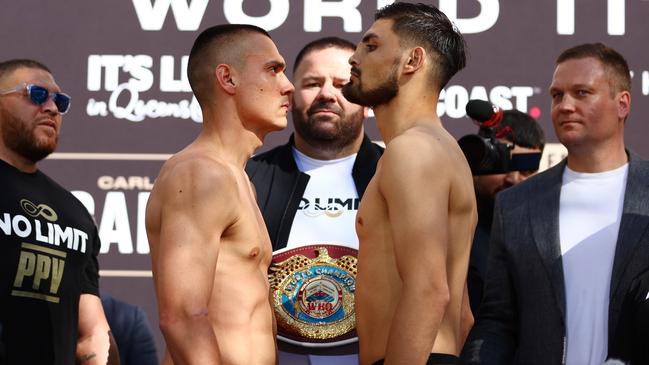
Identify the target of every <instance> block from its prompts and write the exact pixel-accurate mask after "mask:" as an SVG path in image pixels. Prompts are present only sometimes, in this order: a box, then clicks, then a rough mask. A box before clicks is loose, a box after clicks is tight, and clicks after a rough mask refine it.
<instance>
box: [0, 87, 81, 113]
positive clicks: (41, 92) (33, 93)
mask: <svg viewBox="0 0 649 365" xmlns="http://www.w3.org/2000/svg"><path fill="white" fill-rule="evenodd" d="M22 90H27V96H29V99H30V100H31V101H32V103H34V104H36V105H43V104H44V103H45V102H46V101H47V100H48V99H49V98H52V100H54V104H56V108H57V109H58V110H59V113H61V114H65V113H67V112H68V110H69V109H70V96H69V95H67V94H63V93H51V92H49V91H48V90H47V89H46V88H44V87H42V86H38V85H34V84H25V83H22V84H18V85H16V87H15V88H13V89H8V90H2V91H0V95H6V94H11V93H15V92H19V91H22Z"/></svg>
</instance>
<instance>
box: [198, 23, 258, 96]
mask: <svg viewBox="0 0 649 365" xmlns="http://www.w3.org/2000/svg"><path fill="white" fill-rule="evenodd" d="M244 33H259V34H262V35H265V36H266V37H268V38H270V34H268V32H266V31H265V30H263V29H262V28H259V27H257V26H255V25H251V24H221V25H215V26H213V27H210V28H207V29H205V30H204V31H203V32H201V34H199V35H198V37H196V40H195V41H194V45H193V46H192V49H191V52H189V61H188V65H187V78H188V80H189V85H190V86H191V87H192V91H193V92H194V95H196V99H197V100H198V101H199V103H200V102H201V100H202V99H203V97H204V95H202V93H201V92H202V91H203V90H201V88H200V87H199V85H200V84H201V82H204V81H207V80H206V77H207V75H203V74H202V73H201V71H203V70H204V69H202V68H203V67H204V66H205V63H208V62H212V63H216V64H215V65H214V66H216V65H217V64H218V63H223V61H224V60H226V59H228V54H227V52H229V50H230V49H231V46H232V45H233V44H234V42H237V41H239V40H238V39H237V38H238V37H239V36H241V35H242V34H244Z"/></svg>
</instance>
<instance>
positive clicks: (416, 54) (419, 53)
mask: <svg viewBox="0 0 649 365" xmlns="http://www.w3.org/2000/svg"><path fill="white" fill-rule="evenodd" d="M425 60H426V50H425V49H423V48H422V47H415V48H413V49H411V50H410V52H408V58H407V59H406V63H405V65H404V67H403V72H404V73H406V74H412V73H414V72H415V71H417V70H419V69H420V68H422V67H423V66H424V63H425Z"/></svg>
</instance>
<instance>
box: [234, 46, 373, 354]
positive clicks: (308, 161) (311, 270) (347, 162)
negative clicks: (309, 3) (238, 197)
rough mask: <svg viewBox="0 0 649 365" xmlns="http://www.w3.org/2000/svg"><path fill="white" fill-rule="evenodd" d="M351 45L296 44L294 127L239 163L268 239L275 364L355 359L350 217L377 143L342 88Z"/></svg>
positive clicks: (353, 238) (353, 239)
mask: <svg viewBox="0 0 649 365" xmlns="http://www.w3.org/2000/svg"><path fill="white" fill-rule="evenodd" d="M354 49H355V45H354V44H353V43H351V42H349V41H347V40H344V39H340V38H335V37H327V38H322V39H318V40H315V41H313V42H311V43H309V44H307V45H306V46H304V47H303V48H302V50H301V51H300V52H299V53H298V55H297V57H296V60H295V63H294V66H293V67H294V69H293V82H294V84H295V87H296V90H295V93H294V96H293V102H292V115H293V124H294V127H295V133H294V135H292V136H291V138H290V140H289V142H288V143H287V144H285V145H282V146H279V147H276V148H274V149H272V150H270V151H268V152H266V153H263V154H260V155H258V156H255V157H254V158H253V159H251V160H250V161H248V163H247V166H246V172H247V173H248V175H249V176H250V179H251V180H252V182H253V184H254V185H255V189H256V192H257V202H258V204H259V207H260V210H261V212H262V215H263V217H264V221H265V223H266V226H267V228H268V233H269V235H270V239H271V241H272V244H273V251H274V257H273V264H272V265H271V269H270V272H269V273H270V284H271V301H272V302H273V305H274V307H275V316H276V319H277V324H278V339H279V342H278V347H279V350H280V352H279V363H280V364H282V365H283V364H289V365H301V364H305V365H315V364H337V365H338V364H339V365H345V364H358V356H357V353H358V346H357V340H356V334H355V331H354V328H355V316H354V308H353V304H354V292H355V276H356V265H355V263H356V252H357V249H358V238H357V236H356V232H355V228H354V223H355V218H356V212H357V210H358V205H359V202H360V198H361V197H362V196H363V193H364V191H365V188H366V187H367V184H368V183H369V181H370V179H371V178H372V176H373V175H374V172H375V170H376V164H377V162H378V159H379V157H380V156H381V154H382V153H383V148H381V147H380V146H378V145H376V144H374V143H372V142H371V141H370V139H369V138H368V137H367V136H366V135H365V134H364V132H363V131H364V129H363V121H364V119H365V117H366V116H367V109H366V108H364V107H362V106H359V105H356V104H352V103H350V102H349V101H347V100H346V99H345V98H344V97H343V95H342V93H341V88H342V86H343V85H344V84H346V83H347V82H348V81H349V76H350V68H351V66H350V65H349V63H348V62H347V61H348V59H349V57H350V56H351V55H352V54H353V52H354Z"/></svg>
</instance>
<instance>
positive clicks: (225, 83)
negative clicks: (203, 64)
mask: <svg viewBox="0 0 649 365" xmlns="http://www.w3.org/2000/svg"><path fill="white" fill-rule="evenodd" d="M214 76H215V79H216V84H217V85H218V86H219V87H220V88H221V89H223V90H224V91H225V92H226V93H228V94H234V92H235V91H236V88H237V79H236V71H235V70H234V69H233V68H232V67H231V66H230V65H226V64H219V65H218V66H216V68H215V69H214Z"/></svg>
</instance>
